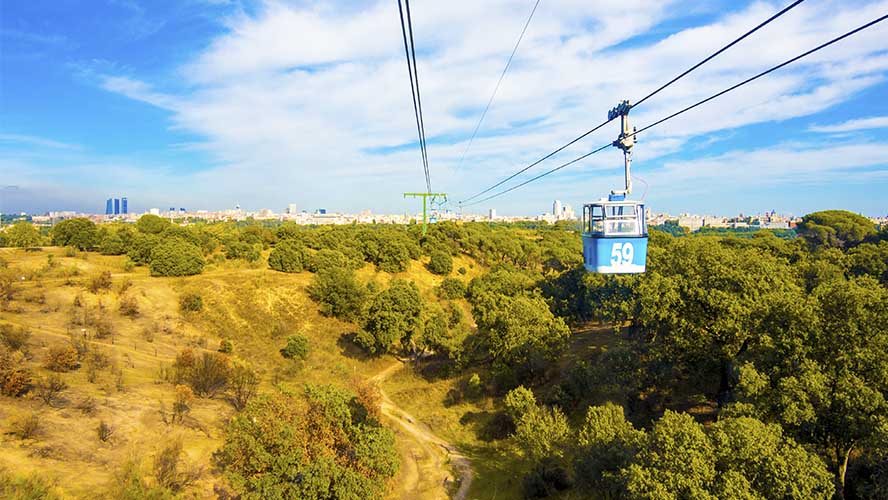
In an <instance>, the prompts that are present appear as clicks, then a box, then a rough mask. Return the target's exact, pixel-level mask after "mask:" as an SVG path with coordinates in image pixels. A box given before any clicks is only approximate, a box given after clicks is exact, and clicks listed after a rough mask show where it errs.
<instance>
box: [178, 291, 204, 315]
mask: <svg viewBox="0 0 888 500" xmlns="http://www.w3.org/2000/svg"><path fill="white" fill-rule="evenodd" d="M179 310H181V311H182V312H200V311H202V310H203V297H201V296H200V294H199V293H194V292H190V293H185V294H183V295H182V296H181V297H179Z"/></svg>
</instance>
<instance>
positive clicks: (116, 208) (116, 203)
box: [114, 198, 120, 215]
mask: <svg viewBox="0 0 888 500" xmlns="http://www.w3.org/2000/svg"><path fill="white" fill-rule="evenodd" d="M114 215H120V198H114Z"/></svg>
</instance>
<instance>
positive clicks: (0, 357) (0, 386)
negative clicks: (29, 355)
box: [0, 345, 32, 397]
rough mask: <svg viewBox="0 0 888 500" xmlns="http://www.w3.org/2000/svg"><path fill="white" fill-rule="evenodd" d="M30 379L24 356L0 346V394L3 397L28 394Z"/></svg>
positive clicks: (29, 371)
mask: <svg viewBox="0 0 888 500" xmlns="http://www.w3.org/2000/svg"><path fill="white" fill-rule="evenodd" d="M31 377H32V375H31V370H30V369H28V367H27V365H26V362H25V355H24V354H22V353H21V352H20V351H11V350H9V349H8V348H6V347H5V346H2V345H0V393H2V394H3V395H4V396H12V397H15V396H21V395H22V394H24V393H26V392H28V389H29V388H30V386H31Z"/></svg>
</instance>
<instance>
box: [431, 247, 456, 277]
mask: <svg viewBox="0 0 888 500" xmlns="http://www.w3.org/2000/svg"><path fill="white" fill-rule="evenodd" d="M426 267H427V268H428V270H429V272H430V273H432V274H440V275H442V276H446V275H448V274H450V272H451V271H453V257H452V256H451V255H450V254H449V253H448V252H445V251H442V250H437V251H434V252H432V255H431V258H430V259H429V264H428V266H426Z"/></svg>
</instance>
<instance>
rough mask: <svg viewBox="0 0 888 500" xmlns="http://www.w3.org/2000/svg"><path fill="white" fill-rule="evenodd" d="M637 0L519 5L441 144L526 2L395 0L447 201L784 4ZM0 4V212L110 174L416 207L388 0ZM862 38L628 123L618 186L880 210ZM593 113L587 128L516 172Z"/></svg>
mask: <svg viewBox="0 0 888 500" xmlns="http://www.w3.org/2000/svg"><path fill="white" fill-rule="evenodd" d="M642 4H643V3H634V2H632V1H630V2H619V3H617V4H616V5H609V4H608V5H604V4H602V5H597V4H596V5H587V3H585V2H578V1H576V0H553V1H551V2H545V3H543V4H541V6H540V9H539V11H538V12H537V14H536V18H535V21H534V24H533V25H532V26H531V27H530V29H529V31H528V33H527V35H526V37H525V39H524V41H523V42H522V45H521V50H520V51H518V52H517V54H516V58H515V61H514V63H513V67H512V69H511V72H510V73H509V75H508V76H507V77H506V78H505V80H504V81H503V86H502V89H501V91H500V93H499V95H498V97H497V100H496V101H495V102H494V104H493V106H492V108H491V110H490V113H489V115H488V117H487V120H486V121H485V124H484V126H483V127H482V128H481V129H480V131H479V134H478V136H477V138H476V139H475V141H474V145H473V146H472V149H470V150H469V152H468V154H467V155H466V157H465V160H464V161H460V158H461V156H462V154H463V152H464V151H465V150H466V144H467V142H468V140H469V137H470V136H471V132H472V128H473V126H474V124H475V123H476V122H477V118H478V116H479V114H480V113H481V111H482V109H483V107H484V103H485V101H486V99H487V97H488V96H489V93H490V90H491V89H492V87H493V85H494V83H495V80H496V76H497V75H498V72H499V71H500V70H501V68H502V65H503V63H504V62H505V60H506V58H507V57H508V54H509V51H510V50H511V48H512V44H513V43H514V34H515V32H516V31H517V29H518V28H519V27H520V26H521V24H522V23H523V20H524V19H525V16H526V15H527V13H528V11H529V8H530V5H529V4H527V3H526V2H519V1H511V0H510V1H505V0H504V1H502V2H492V3H485V4H477V5H476V4H474V3H469V4H465V5H454V4H452V3H448V4H438V3H429V2H425V3H424V2H417V4H416V6H415V8H414V11H415V12H414V16H415V30H416V33H417V45H418V49H419V50H418V54H417V59H418V66H419V68H420V72H421V74H422V78H423V80H424V83H423V85H424V92H423V104H424V106H425V107H426V127H427V133H428V138H429V147H428V149H429V156H430V171H431V181H432V184H433V187H434V190H435V191H441V192H446V193H448V194H449V195H450V196H451V200H453V201H459V200H461V199H464V198H465V197H467V196H470V195H471V194H474V192H477V191H478V190H480V189H484V188H485V187H487V186H489V185H491V184H492V183H494V182H496V181H497V180H499V179H501V178H502V177H504V176H505V175H508V174H509V173H511V172H514V171H515V170H517V169H518V168H521V167H523V166H525V165H527V164H529V163H530V162H532V161H534V160H536V159H538V158H540V157H541V156H542V155H543V154H545V153H547V152H548V151H551V150H552V149H553V148H554V147H557V146H558V145H560V144H563V143H564V142H566V141H567V140H570V139H572V138H574V137H576V136H577V135H578V134H579V133H581V132H582V131H584V130H586V129H588V128H590V127H591V126H592V125H594V124H596V123H598V122H600V121H601V120H602V119H604V118H605V116H606V113H607V110H608V109H610V108H611V107H612V106H614V105H615V104H616V103H617V102H618V101H620V100H622V99H630V100H631V99H637V98H638V97H639V96H641V95H644V94H645V93H646V92H649V91H650V90H652V89H654V88H656V87H657V86H659V85H660V84H662V83H664V82H665V81H668V80H669V79H670V78H672V77H673V76H675V75H676V74H678V73H679V72H680V71H682V70H683V69H685V68H686V67H688V66H690V65H691V64H693V63H694V62H696V61H699V60H700V59H701V57H703V56H705V55H707V54H709V53H711V52H712V50H714V49H716V48H718V47H719V46H721V45H722V44H724V43H725V42H726V41H728V40H730V39H732V38H733V37H736V36H737V35H738V34H740V33H742V32H743V31H744V30H747V29H749V28H751V27H752V26H754V25H755V24H757V23H758V22H760V21H761V20H762V19H764V18H766V17H768V16H769V15H771V14H773V13H774V12H776V11H777V10H778V9H779V8H780V7H782V6H783V4H782V3H778V2H776V1H772V2H728V1H727V0H721V1H705V2H699V3H697V4H695V5H694V7H693V8H691V9H687V8H682V9H677V8H673V7H674V4H676V2H668V1H667V2H659V3H657V5H656V6H654V7H651V6H650V5H649V4H644V5H646V7H645V8H641V6H642ZM4 9H5V11H4V16H3V17H2V19H0V42H2V44H3V46H4V55H3V58H2V66H3V67H2V70H3V71H2V77H0V78H2V83H3V87H4V92H2V93H0V184H15V185H18V186H20V189H19V190H17V191H11V192H8V193H3V198H4V199H3V200H0V208H2V209H3V210H4V211H7V212H20V211H27V212H37V213H39V212H46V211H52V210H56V211H58V210H75V211H93V210H96V208H95V205H94V203H93V202H90V201H88V200H93V199H105V196H103V194H104V193H108V192H127V193H129V195H130V197H131V198H132V199H133V200H138V201H133V202H132V206H131V210H134V211H144V210H146V209H147V208H150V207H166V206H169V205H170V204H171V203H172V204H175V205H176V206H177V207H178V206H183V205H184V206H186V207H198V208H206V209H212V208H213V207H224V206H233V205H234V204H241V205H242V206H244V207H246V208H249V209H251V210H258V209H260V208H267V207H269V206H270V207H283V206H286V204H287V203H289V202H291V201H292V200H293V199H296V200H297V202H298V204H299V205H300V206H304V207H327V208H329V209H331V210H333V209H335V210H339V211H348V212H356V211H359V210H361V209H365V208H367V209H371V210H373V211H377V212H388V213H399V212H404V211H415V204H414V203H413V201H411V200H404V199H403V198H402V197H401V193H402V192H406V191H416V190H417V189H420V188H421V187H422V186H423V171H422V168H421V165H420V161H419V153H418V147H417V144H416V138H415V129H414V128H413V121H412V120H413V117H412V108H411V105H410V100H409V86H407V85H406V82H404V78H403V70H404V68H403V65H404V61H403V52H402V49H403V47H402V46H401V44H400V39H399V37H400V33H399V31H398V26H397V22H396V19H397V11H396V5H395V4H393V3H391V2H382V1H380V2H369V3H364V4H354V3H352V2H329V3H325V4H317V5H306V4H303V3H298V2H293V3H289V2H271V1H269V2H265V1H245V2H185V3H182V2H151V3H148V2H137V1H130V2H108V3H106V4H101V5H99V4H97V5H96V6H95V8H91V10H90V12H89V13H86V12H83V11H82V10H80V9H78V7H77V6H76V5H74V4H70V5H67V4H57V3H41V2H28V3H16V4H10V5H8V6H4ZM886 9H888V2H886V1H883V0H876V1H868V2H858V3H855V4H854V5H853V6H849V5H848V4H847V3H845V2H841V1H837V0H823V1H818V2H809V3H805V4H803V5H801V6H799V7H798V8H797V9H794V10H793V12H791V13H790V14H788V15H787V16H784V17H783V18H781V19H779V20H777V21H775V23H774V25H772V26H768V27H766V28H764V29H763V30H761V31H760V32H757V33H755V34H754V35H752V36H751V37H749V38H748V39H747V40H744V42H743V43H741V44H739V45H738V46H736V47H733V48H731V49H730V50H729V51H727V52H725V53H724V54H723V55H721V56H720V57H719V58H717V59H715V60H713V61H712V62H711V63H709V64H707V65H706V66H705V67H703V68H701V69H700V70H698V71H696V72H694V73H693V74H691V75H689V76H688V77H687V78H685V79H683V80H682V81H681V82H680V83H679V84H677V85H675V86H674V87H671V88H670V89H668V90H667V91H664V92H663V93H662V94H661V95H658V96H657V97H656V98H655V99H652V100H651V101H650V102H649V103H646V104H645V106H644V107H643V108H640V109H639V110H638V111H637V112H633V116H632V119H633V122H634V123H636V124H638V125H639V126H643V125H646V124H648V123H650V122H652V121H653V120H655V119H657V118H659V117H661V116H663V115H665V114H668V113H671V112H672V111H674V110H676V109H680V108H681V107H683V106H685V105H687V104H688V103H691V102H694V101H695V100H698V99H700V98H701V97H704V96H706V95H709V94H711V93H713V92H715V91H717V90H719V89H722V88H724V87H726V86H729V85H731V84H734V83H736V82H738V81H740V80H742V79H744V78H747V77H748V76H750V75H752V74H755V73H756V72H757V71H761V70H762V69H764V68H766V67H769V66H772V65H774V64H776V63H778V62H780V61H783V60H785V59H787V58H789V57H792V56H794V55H796V54H798V53H800V52H802V51H804V50H806V49H808V48H810V47H812V46H814V45H816V44H819V43H822V42H823V41H826V40H828V39H830V38H832V37H834V36H836V35H838V34H840V33H843V32H845V31H847V30H849V29H851V28H853V27H856V26H858V25H860V24H862V23H863V22H866V21H868V20H871V19H872V18H874V17H877V16H878V15H881V14H883V13H884V12H885V11H886ZM99 19H101V20H102V21H101V22H99V21H98V20H99ZM614 19H619V20H620V21H619V22H614ZM108 20H110V21H112V22H106V21H108ZM482 20H483V21H482ZM482 23H483V24H482ZM342 26H345V27H346V29H345V30H342V29H340V28H341V27H342ZM885 39H888V28H886V27H885V26H883V25H880V26H876V27H874V28H872V30H870V31H868V32H866V33H861V34H859V35H856V36H855V37H852V38H849V39H847V40H845V41H843V42H842V43H841V44H840V45H837V46H835V47H831V48H829V49H827V50H825V51H823V52H822V53H819V54H818V55H817V56H816V57H814V58H812V59H810V60H806V61H804V62H800V63H799V64H796V65H792V66H789V67H787V68H784V69H783V70H781V71H779V72H777V73H774V74H773V75H771V76H769V77H768V78H766V79H763V80H761V81H759V82H756V83H754V84H752V85H749V86H748V87H744V89H742V90H739V91H738V92H737V93H736V94H732V95H730V96H726V97H725V98H723V99H719V100H716V101H713V102H712V103H709V104H707V105H706V106H703V107H701V108H699V109H697V110H694V111H693V112H691V113H688V114H687V115H685V116H683V117H681V118H679V119H676V120H675V121H673V122H670V125H669V126H668V127H664V128H662V129H658V130H654V131H652V132H651V133H650V134H649V135H648V134H645V136H642V137H640V139H639V144H638V145H637V146H636V147H635V151H634V154H635V164H634V167H633V168H634V172H635V173H636V174H637V177H636V192H635V196H634V198H642V197H644V198H645V201H646V202H647V204H648V206H650V207H652V209H655V210H662V211H669V212H673V213H678V212H683V211H686V212H697V213H710V212H714V213H739V212H750V211H754V210H757V209H758V207H762V206H767V207H771V208H774V209H776V210H777V211H778V212H781V213H793V214H799V215H800V214H804V213H809V212H813V211H817V210H822V209H831V208H844V209H848V210H851V211H854V212H858V213H863V214H865V215H869V216H880V215H884V214H885V213H888V201H886V200H885V198H886V197H885V196H884V193H885V192H888V102H886V101H885V100H884V99H883V96H884V95H885V93H886V92H888V78H886V76H888V57H886V56H885V55H884V54H883V50H884V40H885ZM109 41H111V42H112V43H108V42H109ZM269 41H278V42H282V43H266V42H269ZM170 54H174V55H173V56H169V55H170ZM750 54H755V56H756V57H750ZM553 76H554V77H553ZM318 96H323V98H318ZM616 133H617V130H616V126H614V127H606V128H605V129H603V130H601V131H599V132H597V133H596V134H594V135H593V136H591V137H589V138H588V139H587V140H585V141H583V142H581V143H579V144H577V145H576V146H574V147H572V148H569V149H568V150H567V151H565V152H564V153H562V154H561V155H558V156H557V157H555V158H553V159H552V160H550V161H548V162H546V163H544V164H543V165H540V166H539V167H537V168H535V169H534V170H532V171H530V172H528V174H527V175H531V174H534V173H539V172H541V171H544V170H545V169H548V168H551V167H554V166H555V165H558V164H560V163H561V162H563V161H566V160H569V159H571V158H573V157H575V156H577V155H578V154H581V153H584V152H587V151H588V150H590V149H592V148H593V147H596V146H599V145H601V144H602V143H607V142H609V141H612V140H613V139H614V138H615V137H616ZM620 165H621V158H620V152H619V151H618V150H616V149H613V150H606V151H604V152H602V153H601V154H599V155H596V156H594V157H591V158H590V159H589V160H587V161H584V162H582V163H580V164H578V165H575V166H572V167H571V168H568V169H565V170H563V171H561V172H559V173H558V174H556V175H553V176H550V177H547V178H546V179H544V180H541V181H539V182H536V183H533V184H531V185H529V186H527V187H526V188H522V189H520V190H516V191H515V192H514V193H510V194H509V195H507V196H503V197H502V198H498V199H497V200H496V201H495V203H487V204H480V205H477V206H474V207H472V210H475V211H477V212H478V213H487V211H488V210H490V209H491V208H493V209H496V210H497V211H498V213H503V214H505V213H510V214H516V215H531V214H535V213H538V212H541V211H542V210H544V207H546V206H547V205H549V204H550V203H551V200H552V199H554V198H559V199H561V200H562V201H563V202H564V203H565V204H569V205H572V206H573V207H580V206H582V204H583V203H584V202H589V201H593V200H596V199H598V198H600V197H602V196H604V195H606V193H607V192H608V191H609V190H610V189H613V188H615V187H618V186H619V184H620V177H621V170H620ZM519 179H523V177H522V178H518V179H516V181H518V180H519ZM451 206H453V207H454V208H455V207H456V205H455V204H453V203H452V204H451ZM276 209H279V208H276Z"/></svg>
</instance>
